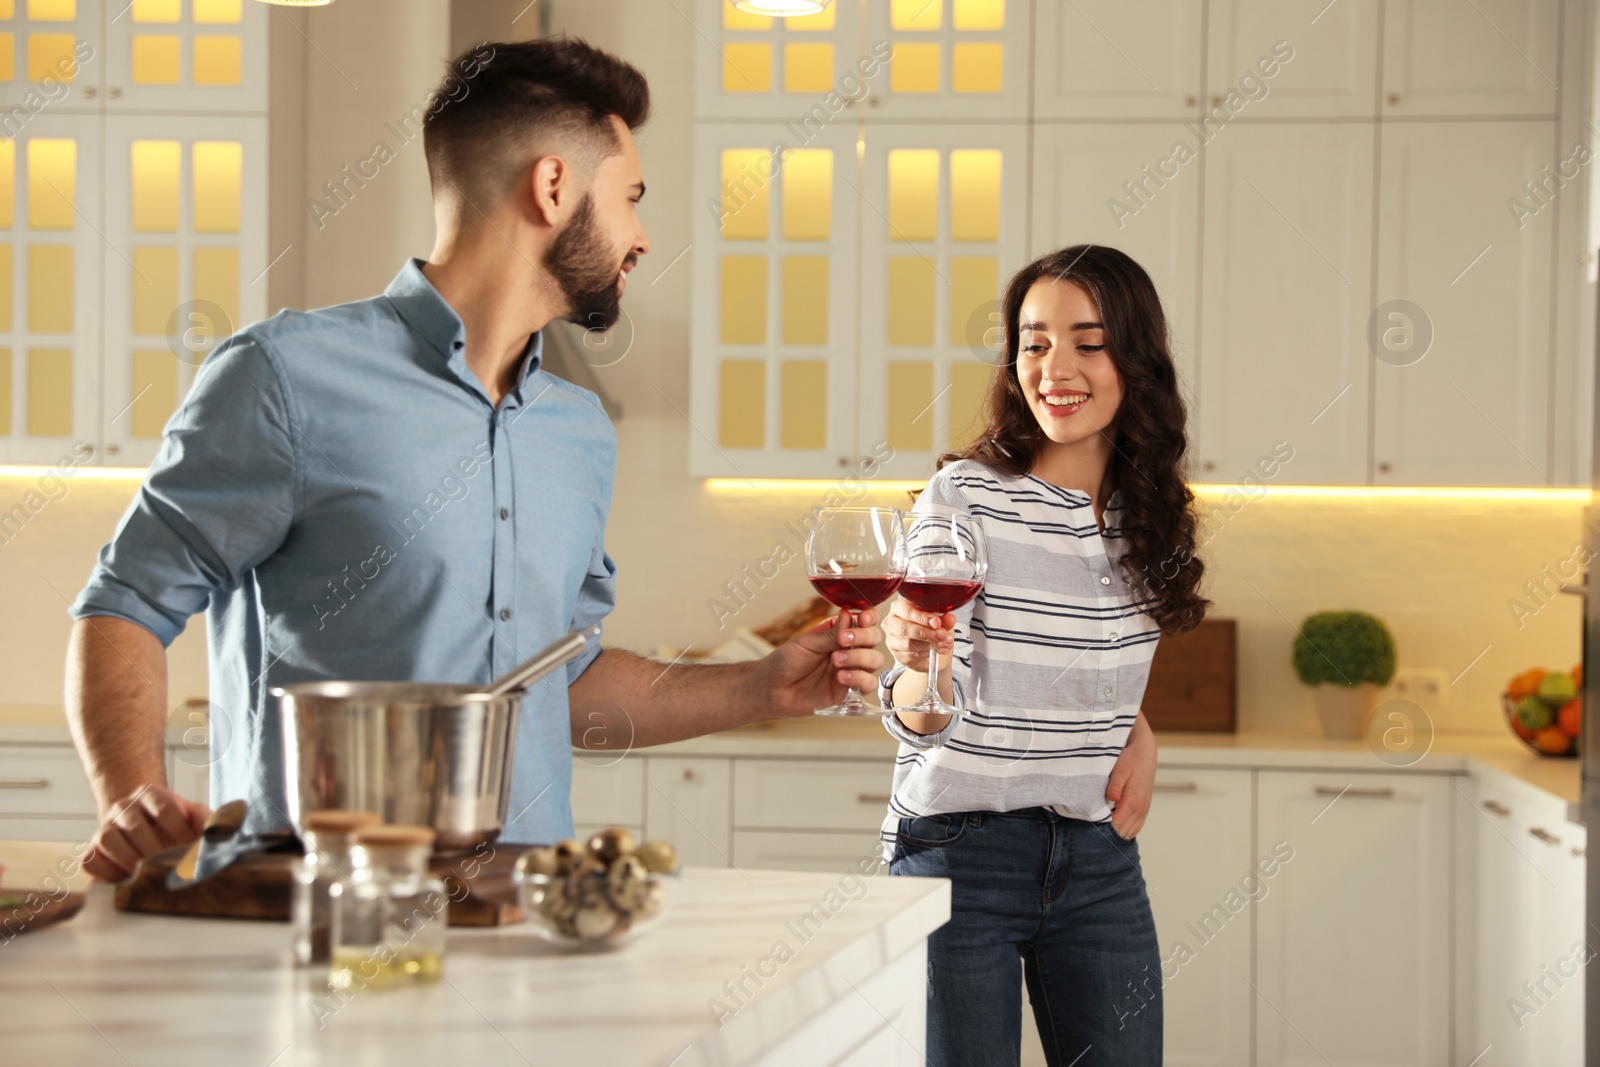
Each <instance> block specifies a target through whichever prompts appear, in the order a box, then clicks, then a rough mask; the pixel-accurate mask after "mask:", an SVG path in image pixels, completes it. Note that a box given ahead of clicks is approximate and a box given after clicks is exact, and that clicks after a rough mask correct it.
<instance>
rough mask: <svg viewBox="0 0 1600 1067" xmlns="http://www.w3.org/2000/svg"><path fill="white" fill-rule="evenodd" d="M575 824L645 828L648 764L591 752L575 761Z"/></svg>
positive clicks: (573, 805) (575, 756)
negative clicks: (646, 770)
mask: <svg viewBox="0 0 1600 1067" xmlns="http://www.w3.org/2000/svg"><path fill="white" fill-rule="evenodd" d="M572 821H573V822H575V823H582V824H584V825H590V826H643V825H644V760H642V759H619V758H618V757H617V755H616V754H615V753H606V752H589V753H585V754H584V755H582V756H579V755H576V754H574V756H573V758H572Z"/></svg>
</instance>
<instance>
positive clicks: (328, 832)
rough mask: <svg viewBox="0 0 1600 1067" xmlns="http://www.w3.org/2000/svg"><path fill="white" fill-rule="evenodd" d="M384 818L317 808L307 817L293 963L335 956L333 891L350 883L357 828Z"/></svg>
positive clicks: (325, 960)
mask: <svg viewBox="0 0 1600 1067" xmlns="http://www.w3.org/2000/svg"><path fill="white" fill-rule="evenodd" d="M382 821H383V819H382V818H381V817H380V816H378V815H376V814H374V813H373V812H370V811H332V810H330V811H314V812H312V813H311V814H309V815H307V816H306V817H305V830H304V832H303V833H302V835H301V836H302V837H304V838H305V846H306V855H305V859H304V860H303V861H302V862H301V864H300V866H299V867H297V868H295V872H294V896H293V907H292V908H291V914H290V918H291V920H292V925H293V926H294V961H295V963H297V964H300V965H301V966H305V965H307V964H323V965H326V964H327V963H328V961H329V960H331V959H332V958H333V908H332V905H331V903H330V900H329V890H330V889H331V888H332V887H333V886H334V885H336V884H341V883H345V882H348V881H349V879H350V871H351V868H352V867H353V866H354V864H353V862H352V861H351V858H350V849H351V847H352V846H353V845H354V844H355V837H356V831H357V830H359V829H361V828H362V827H363V826H376V825H377V824H379V823H381V822H382Z"/></svg>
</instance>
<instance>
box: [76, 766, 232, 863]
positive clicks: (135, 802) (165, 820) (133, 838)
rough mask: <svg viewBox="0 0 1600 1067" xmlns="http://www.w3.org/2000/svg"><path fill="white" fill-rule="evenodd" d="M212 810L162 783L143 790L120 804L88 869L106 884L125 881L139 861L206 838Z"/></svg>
mask: <svg viewBox="0 0 1600 1067" xmlns="http://www.w3.org/2000/svg"><path fill="white" fill-rule="evenodd" d="M210 814H211V809H209V808H207V807H206V806H205V805H204V804H196V803H194V802H192V801H188V800H185V799H183V798H182V797H180V796H178V795H177V794H176V793H174V792H172V791H171V790H169V789H167V788H166V787H165V786H160V785H146V786H141V787H140V788H139V789H136V790H135V791H134V792H132V793H130V794H129V795H128V796H126V797H123V798H122V799H121V800H118V801H116V802H115V803H113V804H112V805H111V807H110V809H109V810H108V811H107V812H106V818H105V821H104V822H102V823H101V824H100V829H99V830H97V831H96V832H95V835H94V840H93V842H92V844H93V845H94V847H93V848H92V849H91V850H90V851H89V854H88V855H87V856H85V857H84V860H83V869H84V870H86V871H88V872H89V873H90V874H92V875H94V877H96V878H98V879H100V880H101V881H103V882H120V881H122V880H123V879H124V878H127V877H129V876H130V875H132V874H133V871H134V868H135V867H137V866H139V861H140V860H141V859H143V858H144V857H146V856H151V855H154V854H155V853H157V852H164V851H166V850H167V849H169V848H176V847H178V846H179V845H187V844H188V843H189V842H191V841H193V840H195V839H196V838H198V837H199V836H200V831H201V830H203V829H204V828H205V825H206V819H207V817H208V816H210Z"/></svg>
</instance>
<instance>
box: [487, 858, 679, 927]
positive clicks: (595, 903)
mask: <svg viewBox="0 0 1600 1067" xmlns="http://www.w3.org/2000/svg"><path fill="white" fill-rule="evenodd" d="M677 862H678V861H677V855H676V854H675V853H674V852H673V850H672V846H671V845H668V844H667V843H666V842H664V841H647V842H645V843H644V844H643V845H642V846H636V845H635V844H634V840H633V835H632V834H631V833H629V832H628V831H627V830H625V829H622V828H621V827H611V828H609V829H606V830H601V831H600V832H599V833H596V834H595V835H594V836H593V837H591V838H590V839H589V841H588V842H587V844H579V843H578V842H577V841H572V840H567V841H562V842H560V843H558V844H556V845H552V846H541V847H538V848H531V849H529V850H528V851H526V852H524V853H523V854H522V855H521V856H519V857H517V863H516V866H515V867H514V868H513V870H512V875H511V877H512V881H513V882H514V883H515V884H516V887H517V897H518V900H519V901H520V902H521V904H522V911H523V914H524V915H526V916H527V919H528V923H529V925H530V926H531V927H532V928H533V931H534V933H536V934H538V935H539V936H540V937H542V938H544V939H545V940H547V941H550V942H553V943H555V944H557V945H560V946H561V947H563V948H569V949H580V950H585V951H605V950H607V949H614V948H617V947H619V946H621V945H624V944H626V943H627V942H629V941H632V940H634V939H635V938H638V937H640V936H641V935H643V934H646V933H648V932H650V931H651V930H654V929H655V928H656V927H657V926H659V925H661V921H662V919H663V918H665V917H666V913H667V904H668V900H669V891H668V884H669V883H670V882H671V881H673V880H674V878H675V872H676V870H677Z"/></svg>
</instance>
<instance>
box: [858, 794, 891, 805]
mask: <svg viewBox="0 0 1600 1067" xmlns="http://www.w3.org/2000/svg"><path fill="white" fill-rule="evenodd" d="M856 803H857V804H887V803H889V794H888V793H857V794H856Z"/></svg>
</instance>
